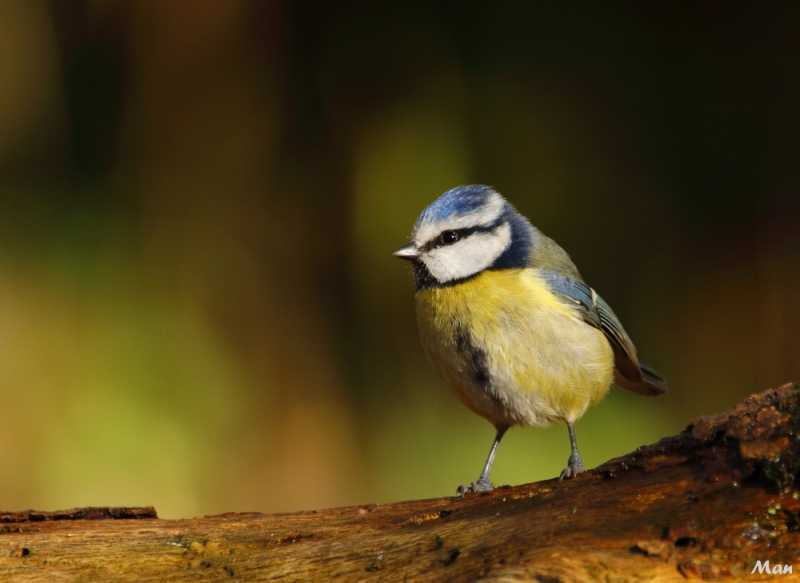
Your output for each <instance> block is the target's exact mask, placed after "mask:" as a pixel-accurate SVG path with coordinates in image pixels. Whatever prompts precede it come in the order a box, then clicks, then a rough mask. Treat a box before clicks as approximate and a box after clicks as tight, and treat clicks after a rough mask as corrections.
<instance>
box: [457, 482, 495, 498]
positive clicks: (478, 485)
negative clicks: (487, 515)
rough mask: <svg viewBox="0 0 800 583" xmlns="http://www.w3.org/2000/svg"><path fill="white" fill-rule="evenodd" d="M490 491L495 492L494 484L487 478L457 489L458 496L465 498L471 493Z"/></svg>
mask: <svg viewBox="0 0 800 583" xmlns="http://www.w3.org/2000/svg"><path fill="white" fill-rule="evenodd" d="M490 490H494V486H493V485H492V483H491V482H490V481H489V480H487V479H485V478H480V479H479V480H478V481H477V482H472V484H470V485H469V486H465V485H463V484H462V485H461V486H459V487H458V489H456V494H458V495H459V496H463V495H464V494H467V493H470V492H489V491H490Z"/></svg>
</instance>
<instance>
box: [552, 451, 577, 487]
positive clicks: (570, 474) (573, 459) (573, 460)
mask: <svg viewBox="0 0 800 583" xmlns="http://www.w3.org/2000/svg"><path fill="white" fill-rule="evenodd" d="M582 471H583V460H582V459H581V456H580V454H578V453H573V454H572V455H571V456H569V460H567V467H566V468H564V469H563V470H561V475H560V476H559V478H558V481H559V482H560V481H561V480H563V479H564V478H577V477H578V474H580V473H581V472H582Z"/></svg>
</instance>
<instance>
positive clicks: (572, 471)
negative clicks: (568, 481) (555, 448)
mask: <svg viewBox="0 0 800 583" xmlns="http://www.w3.org/2000/svg"><path fill="white" fill-rule="evenodd" d="M567 428H568V429H569V442H570V445H572V453H571V454H569V460H567V467H566V468H564V469H563V470H562V471H561V476H560V477H559V478H558V479H559V481H561V480H563V479H564V478H575V477H577V475H578V474H580V473H581V472H582V471H583V460H582V459H581V454H579V453H578V443H577V442H576V441H575V428H574V427H572V423H570V422H569V421H567Z"/></svg>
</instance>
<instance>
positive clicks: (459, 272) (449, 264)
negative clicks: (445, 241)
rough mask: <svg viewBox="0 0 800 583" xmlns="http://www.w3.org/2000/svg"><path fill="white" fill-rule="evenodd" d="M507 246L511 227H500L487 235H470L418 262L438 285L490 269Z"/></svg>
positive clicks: (436, 250) (479, 233)
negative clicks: (426, 269)
mask: <svg viewBox="0 0 800 583" xmlns="http://www.w3.org/2000/svg"><path fill="white" fill-rule="evenodd" d="M510 244H511V227H510V226H509V225H508V223H503V224H502V225H500V226H499V227H497V228H496V229H494V230H493V231H491V232H488V233H481V232H478V233H473V234H472V235H470V236H469V237H467V238H466V239H462V240H461V241H458V242H457V243H453V244H452V245H447V246H444V247H437V248H436V249H431V250H430V251H429V252H427V253H426V254H425V255H423V257H422V262H423V263H424V264H425V267H427V268H428V271H429V272H430V274H431V275H432V276H433V277H434V278H436V280H437V281H438V282H439V283H447V282H448V281H454V280H457V279H463V278H465V277H469V276H471V275H475V274H476V273H480V272H481V271H483V270H484V269H486V268H487V267H490V266H491V265H492V263H494V262H495V261H496V260H497V258H498V257H500V255H502V254H503V251H505V250H506V249H507V248H508V246H509V245H510Z"/></svg>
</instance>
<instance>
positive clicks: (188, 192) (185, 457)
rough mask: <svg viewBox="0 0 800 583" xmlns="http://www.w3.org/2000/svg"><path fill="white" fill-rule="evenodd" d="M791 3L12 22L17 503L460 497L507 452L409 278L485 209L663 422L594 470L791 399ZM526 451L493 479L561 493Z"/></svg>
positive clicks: (615, 447) (796, 62)
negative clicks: (614, 331) (603, 338)
mask: <svg viewBox="0 0 800 583" xmlns="http://www.w3.org/2000/svg"><path fill="white" fill-rule="evenodd" d="M798 103H800V4H798V3H794V2H784V3H781V2H775V3H766V4H764V3H761V4H756V3H733V4H732V3H723V2H687V3H682V2H664V3H639V2H628V3H602V4H600V3H591V2H587V3H585V4H580V3H578V4H575V3H571V4H569V6H567V5H564V4H563V3H557V2H491V3H490V2H483V3H478V2H461V1H458V0H437V1H429V2H413V1H409V2H402V3H400V2H398V3H389V2H368V1H364V2H343V1H339V2H330V1H324V0H319V1H296V2H289V1H287V2H272V1H267V0H261V1H258V0H254V1H251V2H248V1H244V0H170V1H168V2H165V1H160V0H150V1H143V0H142V1H115V0H53V1H52V2H44V1H40V0H39V1H37V0H3V1H2V2H0V509H2V510H21V509H25V508H37V509H43V510H54V509H60V508H68V507H75V506H86V505H154V506H155V507H156V508H157V510H158V511H159V513H160V515H161V516H163V517H189V516H196V515H203V514H212V513H220V512H225V511H265V512H267V511H286V510H298V509H310V508H319V507H327V506H333V505H344V504H355V503H366V502H379V503H383V502H388V501H393V500H400V499H408V498H417V497H428V496H442V495H450V494H452V493H453V492H454V490H455V487H456V486H457V485H458V484H460V483H465V482H469V481H471V480H474V479H475V478H476V477H477V474H478V472H479V470H480V468H481V466H482V464H483V461H484V458H485V455H486V453H487V451H488V448H489V445H490V443H491V440H492V437H493V429H492V428H491V426H490V425H489V424H488V423H486V422H485V421H483V420H482V419H479V418H477V417H475V416H474V415H473V414H472V413H470V412H469V411H467V410H466V409H465V408H464V407H462V406H461V405H460V404H458V403H457V402H456V401H455V399H454V398H453V397H451V396H450V395H449V393H447V391H446V390H445V389H444V388H443V387H442V386H441V384H440V383H439V381H438V380H437V379H436V378H435V377H434V375H433V373H432V371H431V369H430V367H429V366H428V364H427V363H426V361H425V359H424V356H423V354H422V351H421V348H420V345H419V341H418V338H417V331H416V324H415V320H414V313H413V287H412V282H411V277H410V273H409V269H408V266H407V265H406V264H403V263H402V262H400V261H398V260H396V259H394V258H392V257H391V252H392V251H394V250H395V249H396V248H397V247H399V246H400V245H402V244H404V243H405V242H406V241H407V240H408V235H409V233H410V229H411V226H412V224H413V221H414V219H415V218H416V216H417V214H418V213H419V212H420V211H421V210H422V208H424V207H425V206H426V205H427V204H429V203H430V202H431V201H433V200H434V199H435V198H436V197H437V196H438V195H439V194H440V193H441V192H443V191H444V190H446V189H448V188H451V187H453V186H456V185H459V184H465V183H472V182H479V183H484V184H490V185H493V186H495V187H496V188H498V189H499V190H500V191H501V192H502V193H504V194H505V195H506V196H507V197H508V198H509V199H511V200H512V202H514V203H515V204H516V205H517V207H518V208H519V210H520V211H522V212H523V213H524V214H525V215H527V216H528V217H530V219H531V220H532V222H533V223H534V224H536V225H537V226H538V227H540V228H541V229H542V230H543V231H544V232H545V233H547V234H548V235H550V236H552V237H554V238H555V239H556V240H557V241H559V243H561V244H562V246H563V247H565V248H566V249H567V250H568V251H569V252H570V254H571V255H572V257H573V259H574V260H575V261H576V263H577V264H578V266H579V267H580V268H581V271H582V274H583V276H584V278H585V279H586V280H587V281H588V282H589V283H590V284H591V285H592V286H593V287H595V288H596V289H597V290H599V292H600V293H601V294H602V295H603V296H604V298H605V299H606V300H607V301H609V303H610V304H611V305H612V306H613V307H614V309H615V311H616V312H617V314H618V315H619V316H620V318H621V319H622V321H623V323H624V324H625V326H626V328H627V329H628V332H629V333H630V334H631V336H632V337H633V339H634V340H635V342H636V344H637V345H638V348H639V352H640V355H641V356H642V358H643V359H644V360H646V361H648V362H649V363H650V364H651V365H653V366H654V367H655V368H656V369H657V370H659V371H660V372H662V374H664V375H665V376H666V377H668V379H669V381H670V387H671V391H670V393H669V394H668V395H667V396H666V397H663V398H659V399H645V398H642V397H638V396H636V395H632V394H627V393H624V392H622V391H619V390H616V389H615V390H613V391H612V393H611V394H610V395H609V396H608V397H607V398H606V400H605V401H604V402H603V403H602V404H600V405H599V406H597V407H596V408H594V409H593V410H591V411H590V412H589V413H588V414H587V415H586V416H585V417H584V419H583V420H581V421H580V422H579V423H578V425H577V431H578V442H579V444H580V445H581V449H582V452H583V455H584V460H585V461H586V463H587V465H588V466H595V465H597V464H599V463H602V462H603V461H605V460H607V459H608V458H610V457H614V456H617V455H621V454H624V453H626V452H628V451H630V450H632V449H633V448H635V447H637V446H639V445H642V444H645V443H650V442H654V441H656V440H658V439H659V438H660V437H662V436H665V435H668V434H670V433H673V432H676V431H678V430H680V429H681V428H683V427H684V426H685V425H686V423H687V422H688V421H690V420H691V419H692V418H694V417H696V416H699V415H701V414H707V413H712V412H717V411H721V410H724V409H726V408H728V407H730V406H731V405H733V404H734V403H735V402H736V401H737V400H739V399H741V398H743V397H745V396H747V395H749V394H751V393H754V392H758V391H761V390H764V389H766V388H768V387H774V386H778V385H780V384H783V383H785V382H788V381H792V380H798V379H800V269H798V267H800V234H799V233H800V230H799V229H800V159H799V157H798V154H800V150H799V149H798V146H799V145H800V107H798ZM568 453H569V448H568V439H567V432H566V429H565V428H564V427H560V426H559V427H551V428H548V429H525V430H521V429H515V430H513V431H511V432H510V433H509V434H508V435H507V437H506V438H505V440H504V443H503V444H502V446H501V448H500V452H499V456H498V460H497V464H496V467H495V472H494V475H493V478H494V481H495V483H499V484H505V483H521V482H529V481H534V480H539V479H545V478H549V477H553V476H556V475H557V474H558V472H559V471H560V470H561V468H562V467H563V466H564V464H565V462H566V458H567V456H568Z"/></svg>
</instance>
